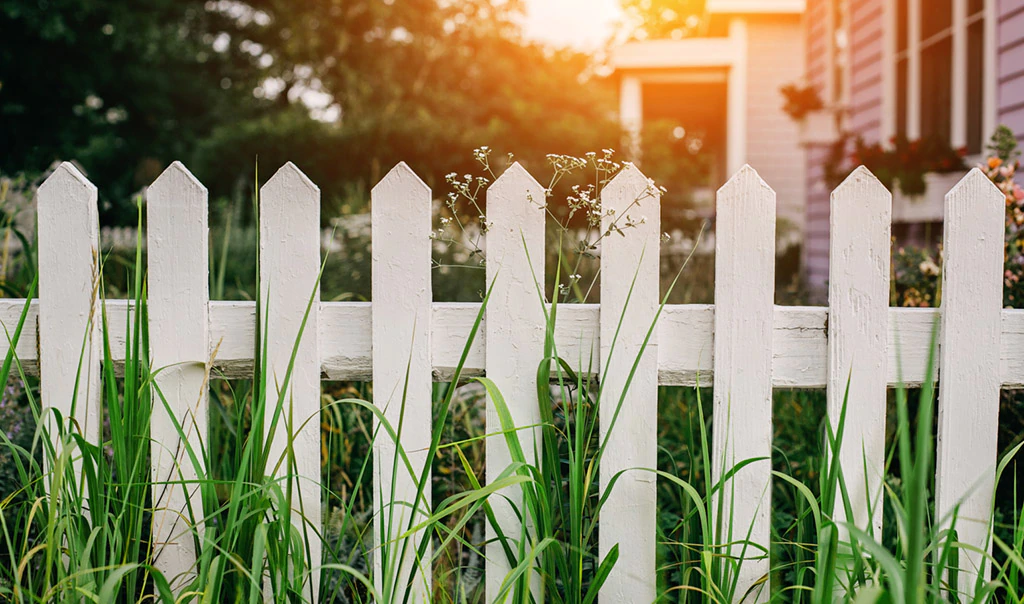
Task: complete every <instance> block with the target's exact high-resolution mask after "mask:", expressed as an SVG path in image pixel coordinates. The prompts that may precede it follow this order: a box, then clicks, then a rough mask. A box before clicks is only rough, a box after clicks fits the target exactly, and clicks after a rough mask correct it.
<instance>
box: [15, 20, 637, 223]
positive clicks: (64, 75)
mask: <svg viewBox="0 0 1024 604" xmlns="http://www.w3.org/2000/svg"><path fill="white" fill-rule="evenodd" d="M521 10H522V6H521V0H443V1H442V0H304V1H303V2H294V1H292V0H244V1H243V0H212V1H197V0H147V1H146V2H137V1H133V0H0V31H4V32H5V38H6V39H5V43H4V44H3V46H2V48H0V139H2V140H4V141H5V143H4V145H3V146H2V148H0V166H3V169H4V170H5V171H6V172H13V171H29V172H39V171H41V170H43V169H45V168H46V167H47V166H48V165H49V164H50V163H51V162H52V161H54V160H56V159H72V158H73V159H77V160H78V161H79V162H81V163H82V165H83V166H84V167H85V168H86V170H87V172H88V173H89V176H90V178H91V179H92V180H93V181H94V182H96V184H97V185H98V186H99V187H100V189H101V194H102V195H103V196H104V200H105V201H106V202H107V205H109V206H111V208H112V210H111V211H110V212H108V214H111V215H117V214H120V213H122V212H119V208H125V207H127V205H128V204H127V199H128V198H129V196H130V194H131V192H133V191H135V190H138V188H139V187H141V186H144V185H145V184H148V183H149V182H150V181H152V179H153V178H154V177H155V175H156V174H157V173H158V172H159V170H160V169H162V167H163V166H165V165H167V164H168V163H169V162H170V161H172V160H174V159H181V160H183V161H185V162H186V163H187V165H189V167H190V168H191V169H192V170H193V171H194V172H195V173H196V174H197V176H199V177H200V178H201V179H202V180H203V182H204V183H206V184H207V186H208V187H210V189H211V194H212V195H215V196H216V195H229V194H231V192H232V191H234V190H236V189H237V188H238V187H239V186H240V183H244V184H242V186H246V185H247V183H249V182H251V174H252V170H253V168H254V165H255V158H256V157H257V156H259V163H260V166H261V168H262V170H263V171H262V172H261V174H266V173H268V172H270V171H272V170H274V169H276V167H277V166H278V165H280V164H281V163H282V162H283V161H285V160H291V161H294V162H296V163H297V164H298V165H299V166H300V167H301V168H302V169H303V170H304V171H306V172H307V173H308V174H309V176H310V177H311V178H313V179H314V180H315V181H316V182H318V184H320V185H321V188H322V189H323V190H324V191H325V197H330V196H331V195H336V194H339V193H340V192H341V191H343V190H346V188H351V187H353V186H358V187H365V186H367V185H369V184H371V183H372V180H373V179H375V178H377V177H379V176H380V175H382V173H383V172H384V171H386V170H387V169H389V168H390V166H391V165H393V164H394V163H396V162H397V161H407V162H409V163H410V164H411V165H412V166H413V168H414V169H416V170H417V171H418V172H420V173H421V174H423V175H424V177H425V178H427V180H428V181H430V182H431V184H434V185H438V186H440V185H441V183H442V182H443V175H444V174H445V173H447V172H450V171H453V170H458V171H461V168H462V167H468V166H469V164H470V162H472V158H471V156H470V154H469V152H468V151H469V150H470V149H472V148H473V147H475V146H479V145H485V144H486V145H491V146H492V147H494V148H495V149H497V150H498V151H501V152H504V151H515V152H516V153H517V155H519V156H520V157H521V158H522V159H523V160H524V161H526V162H529V163H540V162H542V161H543V156H544V154H546V153H582V152H584V151H585V150H589V149H595V148H601V147H603V146H618V143H619V137H620V133H619V129H618V127H617V125H616V123H615V120H614V94H613V89H612V88H611V87H610V86H608V85H606V84H604V83H603V82H601V81H598V80H595V79H593V78H590V76H589V73H590V67H591V59H590V57H588V56H585V55H582V54H579V53H575V52H572V51H567V50H562V51H554V50H551V49H548V48H545V47H543V46H540V45H537V44H534V43H531V42H528V41H525V40H524V39H523V37H522V35H521V32H520V31H519V27H518V25H517V21H516V18H517V17H518V15H519V14H520V12H521ZM108 218H110V216H108ZM114 218H115V219H116V216H114Z"/></svg>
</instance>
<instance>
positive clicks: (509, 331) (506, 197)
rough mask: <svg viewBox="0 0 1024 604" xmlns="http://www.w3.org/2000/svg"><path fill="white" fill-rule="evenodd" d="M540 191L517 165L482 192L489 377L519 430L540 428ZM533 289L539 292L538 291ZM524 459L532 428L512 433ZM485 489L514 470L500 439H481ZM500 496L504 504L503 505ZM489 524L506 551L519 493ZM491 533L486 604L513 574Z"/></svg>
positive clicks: (535, 444) (491, 430)
mask: <svg viewBox="0 0 1024 604" xmlns="http://www.w3.org/2000/svg"><path fill="white" fill-rule="evenodd" d="M546 201H547V200H546V199H545V194H544V187H542V186H541V185H540V184H539V183H538V182H537V181H536V180H534V178H533V177H532V176H530V174H529V173H528V172H527V171H526V170H525V169H524V168H523V167H522V166H521V165H519V163H518V162H517V163H515V164H513V165H512V166H511V167H509V169H508V170H506V171H505V173H504V174H502V175H501V177H500V178H498V179H497V180H496V181H495V182H494V184H493V185H491V187H490V189H488V191H487V220H488V222H490V223H491V226H490V227H489V228H488V230H487V284H488V286H490V285H491V284H492V283H493V289H492V290H491V297H490V301H489V302H488V306H487V338H486V348H487V352H486V364H487V369H486V370H487V377H488V378H490V379H491V380H493V381H494V383H495V384H496V385H497V386H498V389H499V390H500V391H501V393H502V395H503V397H504V399H505V402H506V403H507V404H508V409H509V414H510V415H511V416H512V422H513V424H514V425H515V426H516V427H517V428H522V427H524V426H535V425H537V424H539V423H540V421H541V418H540V410H539V409H538V407H537V385H536V376H537V366H538V365H539V364H540V362H541V359H543V358H544V329H545V320H544V308H543V306H542V305H541V299H542V295H543V292H544V285H545V282H544V217H545V211H544V204H545V203H546ZM538 290H539V291H538ZM501 430H502V427H501V420H500V419H499V418H498V414H497V411H496V409H495V408H494V405H493V403H489V404H488V405H487V427H486V433H487V434H496V433H499V432H501ZM516 436H517V437H518V439H519V444H520V446H521V447H522V449H523V453H524V454H525V455H526V456H527V460H528V461H529V462H531V463H533V462H535V461H536V459H535V458H534V456H533V454H534V452H535V451H536V452H539V451H540V446H541V442H540V434H539V432H538V431H537V430H536V429H532V430H520V431H519V432H517V433H516ZM486 460H487V464H486V472H487V482H492V481H493V480H495V479H496V478H497V476H498V475H499V474H500V473H501V472H502V471H503V470H505V469H506V468H507V467H508V466H509V464H510V463H512V456H511V454H510V452H509V448H508V445H507V444H506V442H505V436H503V435H501V436H491V437H489V438H488V439H487V452H486ZM506 497H507V498H508V499H506ZM491 501H492V504H491V506H492V508H493V510H494V516H495V519H496V520H497V521H498V523H499V524H500V525H501V527H502V533H503V534H504V535H505V537H506V539H508V540H509V543H508V546H509V547H510V548H511V549H512V551H516V550H517V544H518V543H519V539H520V537H521V535H522V526H521V523H520V520H519V518H520V516H525V510H523V509H522V496H521V490H520V489H519V487H515V488H513V489H507V490H506V491H505V492H502V493H501V494H500V495H499V496H497V497H494V498H492V499H491ZM497 538H498V536H497V534H496V531H495V530H494V528H493V527H492V526H491V525H490V524H488V525H487V551H486V555H487V565H486V569H485V573H484V574H485V577H486V581H487V601H488V602H494V601H496V600H497V599H498V595H499V592H500V590H501V585H502V582H503V581H504V579H505V577H506V576H507V575H508V573H509V571H510V570H511V567H510V565H509V563H508V560H507V559H506V557H505V553H504V550H503V548H502V544H501V543H499V542H497V541H496V539H497Z"/></svg>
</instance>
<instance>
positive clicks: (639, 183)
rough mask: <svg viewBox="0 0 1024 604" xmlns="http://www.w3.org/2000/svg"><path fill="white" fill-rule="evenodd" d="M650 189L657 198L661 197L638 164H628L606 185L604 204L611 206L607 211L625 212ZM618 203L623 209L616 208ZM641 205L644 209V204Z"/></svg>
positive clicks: (603, 193) (603, 196)
mask: <svg viewBox="0 0 1024 604" xmlns="http://www.w3.org/2000/svg"><path fill="white" fill-rule="evenodd" d="M648 188H650V189H651V190H652V191H653V192H654V193H656V194H657V195H656V196H658V197H660V196H661V195H660V192H659V191H658V189H657V188H656V187H655V186H654V183H653V181H651V179H650V178H647V176H645V175H644V173H643V172H641V171H640V168H638V167H636V164H634V163H633V162H626V164H625V165H624V166H623V167H622V169H621V170H619V173H618V174H616V175H615V176H614V177H613V178H612V179H611V181H610V182H609V183H608V184H607V185H605V188H604V191H603V192H602V194H601V198H602V202H603V203H604V204H605V205H606V206H610V207H609V208H607V209H613V210H624V209H626V207H627V206H628V205H630V204H631V203H632V202H633V200H634V199H636V198H637V197H638V196H640V195H642V194H643V192H644V190H645V189H648ZM609 202H610V203H609ZM616 203H618V204H619V205H620V206H621V207H616ZM639 205H640V206H641V207H643V204H642V202H641V203H640V204H639Z"/></svg>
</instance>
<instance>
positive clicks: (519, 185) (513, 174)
mask: <svg viewBox="0 0 1024 604" xmlns="http://www.w3.org/2000/svg"><path fill="white" fill-rule="evenodd" d="M536 188H541V189H542V190H543V187H541V184H540V183H539V182H537V179H536V178H534V177H533V175H532V174H530V172H529V171H528V170H527V169H526V168H524V167H523V165H522V164H520V163H519V162H515V163H514V164H512V165H511V166H509V167H508V169H506V170H505V171H504V172H502V173H501V176H499V177H498V178H497V180H495V181H494V183H493V184H492V185H491V186H490V188H489V189H488V191H489V192H493V193H499V194H504V193H505V191H506V189H511V190H513V191H515V190H527V191H530V190H533V189H536ZM534 201H536V202H537V203H538V204H539V205H544V200H543V199H540V200H534Z"/></svg>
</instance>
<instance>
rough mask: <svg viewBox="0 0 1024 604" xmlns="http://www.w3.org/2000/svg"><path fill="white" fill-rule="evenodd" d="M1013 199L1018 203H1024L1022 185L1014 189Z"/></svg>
mask: <svg viewBox="0 0 1024 604" xmlns="http://www.w3.org/2000/svg"><path fill="white" fill-rule="evenodd" d="M1013 198H1014V199H1016V200H1017V201H1024V189H1022V188H1020V185H1015V186H1014V187H1013Z"/></svg>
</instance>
